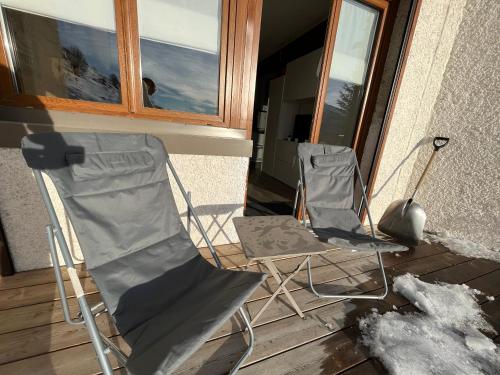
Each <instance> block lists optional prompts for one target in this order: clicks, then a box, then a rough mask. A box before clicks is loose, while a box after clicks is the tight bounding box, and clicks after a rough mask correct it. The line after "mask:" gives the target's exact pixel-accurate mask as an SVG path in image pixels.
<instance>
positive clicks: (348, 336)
mask: <svg viewBox="0 0 500 375" xmlns="http://www.w3.org/2000/svg"><path fill="white" fill-rule="evenodd" d="M478 261H480V260H479V259H476V260H471V261H468V262H466V263H461V264H458V265H456V266H453V267H450V268H452V269H453V268H454V269H455V270H462V271H463V270H465V269H466V266H468V267H469V269H470V270H471V272H466V273H463V274H460V273H456V272H453V273H454V274H455V276H454V278H455V280H456V282H457V283H466V284H468V283H469V282H473V281H474V282H478V280H479V279H481V278H484V280H491V277H490V273H491V271H489V272H488V273H487V274H485V275H480V274H478V273H477V272H476V271H475V270H476V269H477V264H478ZM497 265H498V266H500V264H497ZM498 266H497V268H498ZM450 268H448V269H443V270H439V271H436V272H432V273H429V274H427V275H424V276H422V277H421V279H422V278H427V279H434V280H440V281H443V280H441V276H442V277H443V278H444V279H446V278H447V277H449V269H450ZM470 277H473V278H472V279H469V278H470ZM495 280H496V283H499V282H500V276H499V275H497V276H496V279H495ZM480 282H483V281H482V280H481V281H480ZM401 306H408V307H409V308H410V310H414V307H413V306H412V305H410V304H409V302H408V301H406V302H405V304H404V305H400V306H398V308H399V307H401ZM379 310H380V309H379ZM382 311H383V309H382ZM366 312H369V309H366V310H365V313H366ZM355 322H356V320H354V323H355ZM359 337H360V334H359V330H358V326H357V324H354V325H350V326H349V325H345V328H343V329H342V330H341V331H339V332H335V333H333V334H332V335H331V336H330V337H322V338H319V339H317V340H314V341H312V342H310V343H307V344H305V345H302V346H300V347H298V348H294V349H293V350H287V351H285V352H283V353H281V354H278V355H274V356H270V357H269V358H267V359H265V360H263V361H259V362H257V363H255V364H253V365H251V366H247V367H245V368H244V369H242V371H241V375H246V374H252V373H260V372H264V371H265V373H266V375H277V374H288V373H290V374H291V373H294V374H310V375H314V374H323V373H325V374H337V373H341V372H343V371H345V370H347V369H348V368H350V367H352V365H353V364H356V363H362V362H363V361H366V360H368V359H369V353H368V351H367V349H366V348H364V347H363V346H361V345H360V344H359ZM317 353H322V355H319V356H318V354H317ZM311 357H312V358H311ZM297 359H299V361H297ZM271 363H272V364H273V365H272V366H271ZM283 363H284V364H286V366H287V367H286V370H285V371H282V370H281V369H280V367H279V364H283ZM276 365H278V366H276ZM200 374H201V373H200Z"/></svg>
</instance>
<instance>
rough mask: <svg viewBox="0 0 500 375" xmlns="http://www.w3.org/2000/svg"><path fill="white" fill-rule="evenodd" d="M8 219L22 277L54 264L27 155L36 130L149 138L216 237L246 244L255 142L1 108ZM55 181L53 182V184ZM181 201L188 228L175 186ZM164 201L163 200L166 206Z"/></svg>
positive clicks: (236, 133)
mask: <svg viewBox="0 0 500 375" xmlns="http://www.w3.org/2000/svg"><path fill="white" fill-rule="evenodd" d="M0 118H1V119H2V121H0V217H1V219H2V224H3V226H4V229H5V233H6V237H7V238H6V239H7V244H8V246H9V250H10V252H11V254H12V258H13V262H14V267H15V270H16V271H24V270H30V269H35V268H42V267H48V266H50V265H51V263H50V259H49V250H48V245H47V238H46V234H45V228H44V227H45V225H47V224H48V223H49V221H48V216H47V214H46V210H45V207H44V206H43V203H42V201H41V198H40V193H39V192H38V188H37V186H36V185H35V181H34V177H33V175H32V173H31V170H30V169H29V168H28V167H27V166H26V164H25V162H24V159H23V157H22V155H21V151H20V149H19V142H20V139H21V137H22V136H23V135H24V134H27V133H29V132H32V131H47V130H50V131H53V130H55V131H110V132H113V131H123V132H127V131H128V132H137V131H138V130H137V129H141V130H139V131H142V132H148V133H151V134H154V135H157V136H158V137H160V138H161V139H162V140H163V142H164V143H165V145H166V147H167V150H169V152H170V153H171V160H172V162H173V164H174V166H175V168H176V171H177V173H178V174H179V176H180V178H181V181H182V182H183V184H184V188H185V189H186V190H187V191H189V192H191V197H192V198H191V200H192V202H193V205H194V206H195V208H197V212H198V214H199V215H200V218H201V221H202V223H203V224H204V226H205V228H206V229H207V230H208V234H209V237H210V238H211V239H212V240H213V242H214V243H215V244H216V245H218V244H225V243H232V242H238V237H237V235H236V232H235V230H234V227H233V224H232V220H231V219H232V218H233V217H236V216H242V215H243V204H244V199H245V189H246V176H247V171H248V157H249V156H250V155H251V150H252V143H251V141H248V140H246V139H245V131H244V130H236V129H223V128H215V127H208V126H196V125H185V124H174V123H166V122H161V121H150V120H132V119H126V118H120V117H112V116H97V115H87V114H76V113H64V112H57V111H34V110H20V109H14V108H0ZM47 180H48V179H47ZM171 183H172V185H173V187H174V195H175V199H176V202H177V206H178V208H179V212H180V214H181V217H182V219H183V220H184V222H185V223H186V220H187V214H186V204H185V202H184V201H183V199H182V196H181V194H180V191H179V190H178V188H177V186H176V185H175V182H173V181H171ZM48 187H49V191H50V193H51V196H52V198H53V199H54V201H55V207H56V210H57V213H58V215H59V220H60V222H61V225H62V227H63V231H64V232H65V234H66V235H67V238H68V239H69V247H70V250H71V252H72V254H73V257H74V259H75V261H76V262H81V261H82V255H81V251H80V248H79V246H78V241H77V239H76V236H75V235H74V233H73V232H72V230H71V226H70V223H69V220H68V218H67V217H66V215H65V214H64V210H63V208H62V203H61V202H60V200H59V198H58V197H57V193H56V191H55V188H54V187H53V186H52V184H51V183H50V181H48ZM160 203H161V202H160ZM188 229H189V231H190V234H191V237H192V239H193V241H194V243H195V244H196V245H197V246H200V247H201V246H206V245H205V244H204V242H203V241H202V239H201V235H200V233H199V232H198V231H197V229H196V227H195V226H194V225H190V226H188Z"/></svg>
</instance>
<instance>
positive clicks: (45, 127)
mask: <svg viewBox="0 0 500 375" xmlns="http://www.w3.org/2000/svg"><path fill="white" fill-rule="evenodd" d="M0 118H1V119H2V121H0V147H9V148H17V147H19V146H20V141H21V138H22V137H23V136H24V135H26V134H28V133H33V132H50V131H57V132H77V131H78V132H111V133H113V132H124V133H128V132H129V133H148V134H152V135H155V136H157V137H158V138H160V139H162V141H163V142H164V144H165V146H166V148H167V150H168V152H169V153H171V154H192V155H216V156H239V157H250V156H251V155H252V141H251V140H247V139H246V131H245V130H243V129H231V128H222V127H216V126H207V125H193V124H182V123H175V122H168V121H157V120H149V119H139V118H128V117H118V116H107V115H94V114H85V113H74V112H62V111H51V110H48V111H43V110H37V109H26V108H14V107H0Z"/></svg>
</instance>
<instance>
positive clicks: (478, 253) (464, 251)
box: [426, 232, 500, 262]
mask: <svg viewBox="0 0 500 375" xmlns="http://www.w3.org/2000/svg"><path fill="white" fill-rule="evenodd" d="M426 240H427V241H430V242H439V243H440V244H442V245H443V246H445V247H447V248H448V249H450V250H451V251H453V252H454V253H457V254H460V255H463V256H466V257H469V258H483V259H490V260H494V261H497V262H500V251H498V250H497V249H488V248H487V247H486V246H484V245H481V244H478V243H476V242H472V241H469V240H461V239H458V238H453V237H450V236H449V235H448V233H446V232H442V233H436V234H430V233H427V235H426Z"/></svg>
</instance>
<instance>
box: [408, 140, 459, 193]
mask: <svg viewBox="0 0 500 375" xmlns="http://www.w3.org/2000/svg"><path fill="white" fill-rule="evenodd" d="M449 141H450V138H447V137H434V140H433V141H432V144H433V145H434V151H433V152H432V154H431V158H430V159H429V161H428V162H427V165H426V166H425V169H424V171H423V172H422V175H421V176H420V178H419V180H418V182H417V186H415V190H414V191H413V194H412V196H411V198H410V199H413V198H415V194H417V191H418V188H419V187H420V184H421V183H422V181H423V180H424V177H425V175H426V174H427V171H428V170H429V167H430V166H431V164H432V161H433V160H434V157H435V156H436V153H437V152H438V151H439V149H441V148H443V147H444V146H446V145H447V144H448V142H449Z"/></svg>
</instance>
